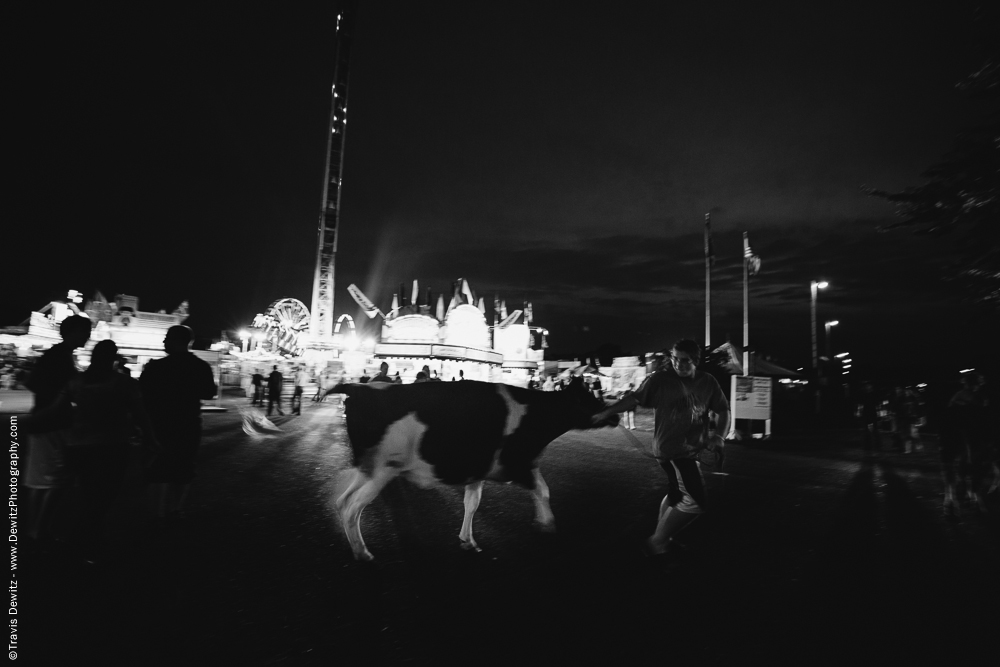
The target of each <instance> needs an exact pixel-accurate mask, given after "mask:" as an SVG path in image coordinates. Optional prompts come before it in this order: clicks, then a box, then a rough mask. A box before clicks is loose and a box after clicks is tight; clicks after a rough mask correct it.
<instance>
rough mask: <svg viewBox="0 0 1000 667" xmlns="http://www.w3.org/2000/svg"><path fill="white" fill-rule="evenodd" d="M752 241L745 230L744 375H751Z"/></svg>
mask: <svg viewBox="0 0 1000 667" xmlns="http://www.w3.org/2000/svg"><path fill="white" fill-rule="evenodd" d="M749 267H750V241H749V239H747V233H746V232H743V375H750V324H749V313H750V288H749V284H750V276H749V275H748V272H749V270H750V268H749Z"/></svg>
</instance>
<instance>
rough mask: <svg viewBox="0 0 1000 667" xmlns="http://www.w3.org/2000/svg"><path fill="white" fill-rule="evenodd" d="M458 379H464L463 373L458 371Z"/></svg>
mask: <svg viewBox="0 0 1000 667" xmlns="http://www.w3.org/2000/svg"><path fill="white" fill-rule="evenodd" d="M458 379H459V380H460V381H461V380H464V379H465V371H459V372H458Z"/></svg>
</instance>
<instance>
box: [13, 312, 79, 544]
mask: <svg viewBox="0 0 1000 667" xmlns="http://www.w3.org/2000/svg"><path fill="white" fill-rule="evenodd" d="M91 328H92V324H91V322H90V318H89V317H81V316H79V315H71V316H70V317H67V318H66V319H64V320H63V321H62V322H60V323H59V335H60V336H61V337H62V341H61V342H59V343H56V344H55V345H53V346H52V347H50V348H49V349H48V350H47V351H46V352H45V353H44V354H43V355H42V357H41V358H40V359H39V360H38V363H36V364H35V368H34V370H32V372H31V375H30V376H29V377H28V380H27V382H26V383H25V385H26V386H27V388H28V389H29V390H30V391H31V392H32V393H34V395H35V402H34V406H33V407H32V409H31V413H32V414H35V413H37V412H40V411H42V410H45V409H47V408H49V407H50V406H51V405H52V404H53V403H55V401H56V398H57V397H58V396H59V394H60V392H61V391H62V390H63V388H64V387H65V386H66V383H67V382H69V381H70V380H71V379H73V378H74V377H75V376H76V374H77V370H76V363H75V362H74V360H73V351H74V350H76V349H77V348H78V347H82V346H83V345H84V344H86V342H87V341H88V340H89V339H90V332H91ZM71 425H72V414H71V410H66V411H65V413H64V414H62V415H59V416H58V417H57V418H54V419H51V420H49V423H48V424H46V425H45V426H44V427H42V428H40V429H38V432H35V433H31V434H30V435H29V440H28V467H27V473H26V475H25V477H24V486H25V487H26V488H28V489H30V501H29V507H30V510H31V521H30V522H29V525H28V535H29V536H30V537H31V538H32V539H34V540H38V541H45V542H47V541H50V540H52V539H53V538H54V535H53V534H52V518H53V516H54V515H55V514H56V513H57V512H58V511H59V508H60V506H61V505H62V502H61V501H63V500H64V499H65V493H66V490H67V488H68V487H69V486H70V485H71V484H72V482H73V478H72V475H71V473H70V470H69V468H68V467H67V464H66V457H65V451H66V445H67V443H68V442H69V428H70V426H71Z"/></svg>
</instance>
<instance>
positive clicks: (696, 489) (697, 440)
mask: <svg viewBox="0 0 1000 667" xmlns="http://www.w3.org/2000/svg"><path fill="white" fill-rule="evenodd" d="M700 360H701V347H700V346H699V345H698V343H696V342H694V341H693V340H687V339H685V340H679V341H677V342H676V343H674V347H673V349H672V350H671V354H670V361H671V364H672V366H673V369H674V372H673V373H667V372H659V373H656V374H655V375H652V376H650V378H649V380H648V381H647V382H645V383H644V384H643V385H642V386H641V387H639V390H638V391H636V392H635V393H634V394H632V395H631V396H628V397H626V398H623V399H621V400H620V401H618V402H617V403H615V404H613V405H611V406H610V407H608V408H607V409H606V410H603V411H601V412H599V413H597V414H596V415H594V416H593V417H592V419H593V420H594V422H595V423H597V422H600V421H603V420H604V419H607V418H608V417H609V416H611V415H612V414H614V413H616V412H625V411H627V410H634V409H635V406H636V405H642V406H645V407H652V408H653V409H654V410H655V412H656V414H655V424H656V425H655V431H654V434H653V448H654V451H655V456H656V459H657V461H658V462H659V463H660V466H661V467H662V468H663V469H664V471H665V472H666V473H667V479H668V487H667V489H668V490H667V495H666V497H665V498H664V499H663V502H662V503H661V504H660V516H659V519H658V521H657V525H656V531H655V532H654V533H653V535H652V537H650V538H649V540H648V542H647V549H648V552H649V553H650V554H652V555H661V554H666V553H668V552H669V551H670V550H671V547H672V540H673V536H674V535H676V534H677V533H678V532H679V531H680V530H681V529H683V528H684V527H685V526H687V525H688V524H689V523H691V522H692V521H694V520H695V519H697V518H698V516H699V515H701V514H702V513H704V511H705V508H706V506H707V502H708V498H707V495H706V494H705V488H704V482H703V480H702V476H701V466H700V464H699V460H700V459H701V458H702V455H703V454H704V453H705V452H708V453H715V454H717V455H718V456H719V457H720V458H721V454H722V448H723V446H724V441H723V439H722V437H721V436H720V435H718V434H724V433H726V432H728V430H729V403H728V401H726V396H725V394H723V393H722V389H721V387H719V383H718V381H716V379H715V378H714V377H712V375H710V374H709V373H704V372H699V371H698V363H699V361H700ZM709 411H711V412H715V413H716V414H717V415H718V425H717V426H716V429H715V434H711V433H710V432H709Z"/></svg>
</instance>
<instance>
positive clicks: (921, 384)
mask: <svg viewBox="0 0 1000 667" xmlns="http://www.w3.org/2000/svg"><path fill="white" fill-rule="evenodd" d="M926 386H927V383H926V382H921V383H920V384H918V385H917V389H923V388H924V387H926Z"/></svg>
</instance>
